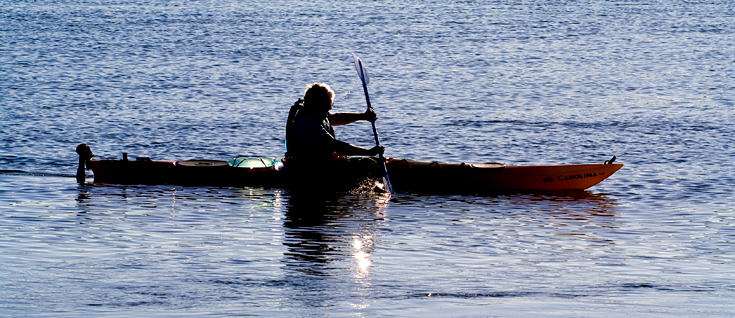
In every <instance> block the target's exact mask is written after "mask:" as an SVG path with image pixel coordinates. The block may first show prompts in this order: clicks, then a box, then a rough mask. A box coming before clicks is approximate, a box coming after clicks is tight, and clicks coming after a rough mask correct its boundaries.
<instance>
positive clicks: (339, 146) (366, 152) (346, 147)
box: [335, 140, 385, 156]
mask: <svg viewBox="0 0 735 318" xmlns="http://www.w3.org/2000/svg"><path fill="white" fill-rule="evenodd" d="M335 144H336V150H337V153H339V154H342V155H347V156H376V155H378V154H383V152H385V148H384V147H383V146H375V147H373V148H370V149H367V148H363V147H358V146H355V145H353V144H350V143H346V142H344V141H339V140H335Z"/></svg>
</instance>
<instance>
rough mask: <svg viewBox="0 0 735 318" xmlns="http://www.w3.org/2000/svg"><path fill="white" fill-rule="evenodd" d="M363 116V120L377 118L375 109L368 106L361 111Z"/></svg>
mask: <svg viewBox="0 0 735 318" xmlns="http://www.w3.org/2000/svg"><path fill="white" fill-rule="evenodd" d="M363 116H365V120H367V121H375V120H377V119H378V114H377V113H375V109H372V108H368V110H366V111H365V112H364V113H363Z"/></svg>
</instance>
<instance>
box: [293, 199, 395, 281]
mask: <svg viewBox="0 0 735 318" xmlns="http://www.w3.org/2000/svg"><path fill="white" fill-rule="evenodd" d="M389 198H390V195H389V194H375V193H358V194H344V193H338V194H330V195H317V196H315V195H313V194H300V193H292V194H291V196H290V199H289V203H288V205H287V209H286V215H285V220H284V223H283V225H284V229H285V234H284V243H283V244H284V245H285V246H287V247H288V251H287V252H286V253H285V256H286V260H285V263H286V267H287V268H290V269H293V270H296V271H299V272H302V273H305V274H308V275H317V276H319V275H333V274H334V273H330V272H329V270H330V269H331V267H330V266H339V265H334V264H330V263H333V262H337V261H344V260H345V259H347V258H350V259H351V260H352V262H353V264H352V265H351V266H350V267H352V268H353V269H354V270H355V274H356V275H358V276H364V275H366V274H367V273H368V272H369V267H370V264H371V261H370V254H371V251H372V248H373V237H374V236H375V229H376V227H377V226H378V224H379V223H381V222H383V221H384V220H385V208H386V202H387V200H388V199H389Z"/></svg>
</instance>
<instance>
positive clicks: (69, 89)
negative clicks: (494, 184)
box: [0, 0, 735, 317]
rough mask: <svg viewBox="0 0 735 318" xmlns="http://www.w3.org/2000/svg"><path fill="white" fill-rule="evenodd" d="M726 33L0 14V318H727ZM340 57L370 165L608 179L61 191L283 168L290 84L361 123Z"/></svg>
mask: <svg viewBox="0 0 735 318" xmlns="http://www.w3.org/2000/svg"><path fill="white" fill-rule="evenodd" d="M734 18H735V5H733V3H731V2H729V1H724V0H709V1H677V0H675V1H534V0H529V1H487V2H471V1H455V2H425V1H423V2H419V1H401V2H398V1H396V2H391V1H377V2H368V3H349V2H320V1H316V2H314V1H312V2H307V3H302V2H299V3H296V2H287V1H269V2H266V3H261V2H252V3H250V2H238V1H198V2H184V1H145V2H143V1H141V2H136V1H127V0H119V1H109V2H104V3H103V2H96V1H81V0H69V1H63V2H50V1H8V0H0V22H1V23H0V25H1V26H0V65H1V66H0V107H2V112H0V170H2V172H0V264H2V266H0V277H1V278H0V316H3V317H22V316H34V317H37V316H67V317H77V316H81V315H94V316H101V317H117V316H126V317H127V316H187V315H190V316H223V317H229V316H269V317H271V316H282V317H294V316H299V317H324V316H336V317H344V316H357V317H362V316H364V317H395V316H400V317H419V316H435V317H449V316H451V317H477V316H500V317H514V316H515V317H518V316H524V317H525V316H539V317H570V316H595V317H619V316H628V315H635V316H641V317H660V316H675V317H697V316H700V317H703V316H707V317H712V316H732V315H733V314H735V306H733V305H732V304H731V302H732V299H733V296H735V270H734V269H733V266H732V264H733V263H734V261H735V249H733V247H732V240H733V237H734V236H735V230H733V229H735V226H734V225H735V219H734V216H735V209H734V208H733V205H732V203H731V202H732V200H733V198H735V195H734V193H733V185H734V184H735V178H734V177H733V176H732V171H733V170H735V167H734V165H733V160H732V154H733V148H732V144H733V142H734V141H735V134H734V133H733V131H734V130H735V129H733V128H734V127H733V126H734V123H735V105H734V103H735V95H734V94H733V91H734V90H733V88H735V75H734V74H735V69H734V68H735V67H734V66H733V65H735V44H733V43H735V36H734V34H735V25H734V23H733V21H735V19H734ZM352 52H356V53H357V54H358V55H360V57H361V58H362V59H363V61H365V62H366V64H367V65H368V70H369V71H370V75H371V84H370V93H371V100H372V102H373V106H374V107H375V108H376V110H377V112H378V114H379V117H380V119H379V120H378V130H379V132H380V136H381V141H382V142H383V144H384V145H385V146H386V148H387V153H386V154H387V155H388V156H391V157H397V158H409V159H418V160H442V161H449V162H461V161H464V162H489V161H500V162H505V163H507V164H574V163H594V162H597V163H601V162H603V161H604V160H607V159H609V158H610V157H612V156H613V155H616V156H617V157H618V158H619V159H618V160H619V162H622V163H625V164H626V166H625V167H624V168H623V169H622V170H620V171H619V172H618V173H616V174H615V175H614V176H612V177H611V178H610V179H608V180H606V181H604V182H603V183H601V184H600V185H598V186H596V187H593V188H591V189H590V190H588V191H585V192H581V193H557V194H533V193H529V194H503V195H496V196H459V195H451V196H450V195H434V196H426V195H419V194H414V193H398V194H396V195H394V196H392V197H391V198H390V200H388V198H386V197H385V196H383V195H380V194H375V193H352V194H338V195H335V196H333V197H328V198H323V199H321V200H308V199H303V198H299V197H292V196H291V195H290V194H289V193H287V192H286V191H283V190H279V189H262V188H218V187H180V186H123V185H96V184H91V183H88V184H83V185H79V184H77V183H76V182H75V179H74V178H73V174H74V173H75V170H76V162H77V156H76V154H75V153H74V149H75V147H76V145H77V144H79V143H88V144H90V146H91V147H92V150H93V151H94V152H95V154H97V156H98V157H100V158H120V157H121V153H122V152H127V153H129V154H130V155H131V156H133V157H136V156H144V157H151V158H153V159H160V160H185V159H218V160H227V159H230V158H232V157H234V156H236V155H264V156H273V157H278V156H281V155H282V153H283V150H282V149H283V135H284V129H283V128H284V124H285V118H286V115H287V112H288V108H289V106H290V105H291V104H292V103H293V102H294V101H295V100H296V99H297V98H298V97H300V95H301V94H302V91H303V88H304V86H305V85H306V84H309V83H312V82H315V81H318V82H326V83H328V84H330V85H332V87H333V88H334V89H335V90H336V92H337V99H336V104H335V109H336V110H343V111H361V110H362V109H364V107H365V106H364V105H365V102H364V97H363V95H362V90H361V87H360V82H359V79H358V78H357V75H356V73H355V71H354V69H353V66H352V64H351V55H350V53H352ZM337 135H338V137H339V138H341V139H344V140H347V141H350V142H352V143H355V144H358V145H363V146H369V145H371V143H372V142H373V141H372V138H373V136H372V134H371V129H370V126H369V125H368V124H365V123H358V124H354V125H350V126H344V127H338V130H337ZM305 211H307V212H308V213H307V212H305Z"/></svg>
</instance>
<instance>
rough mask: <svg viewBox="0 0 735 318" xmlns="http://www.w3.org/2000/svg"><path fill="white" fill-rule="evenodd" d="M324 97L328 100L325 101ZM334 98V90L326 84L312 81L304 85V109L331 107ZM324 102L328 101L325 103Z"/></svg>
mask: <svg viewBox="0 0 735 318" xmlns="http://www.w3.org/2000/svg"><path fill="white" fill-rule="evenodd" d="M325 97H328V98H329V100H328V101H325V100H324V99H325ZM333 99H334V91H333V90H332V88H331V87H329V85H327V84H322V83H314V84H310V85H307V86H306V92H305V93H304V109H313V108H318V109H323V108H327V109H329V108H331V107H332V100H333ZM325 103H328V104H326V105H325Z"/></svg>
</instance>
